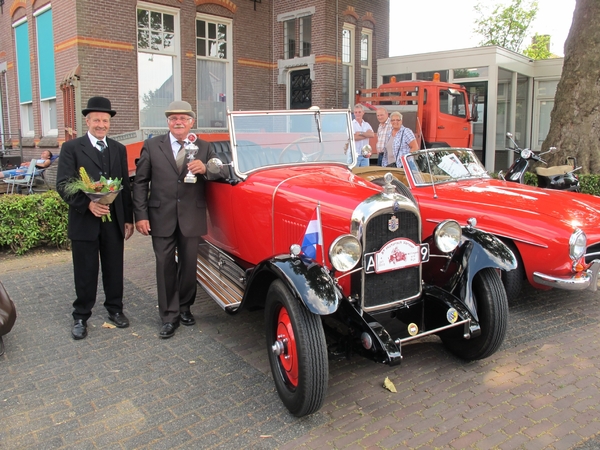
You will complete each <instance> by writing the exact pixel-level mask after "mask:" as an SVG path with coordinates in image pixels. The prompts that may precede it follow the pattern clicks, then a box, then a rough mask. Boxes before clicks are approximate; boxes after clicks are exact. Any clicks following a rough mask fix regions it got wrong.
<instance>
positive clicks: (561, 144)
mask: <svg viewBox="0 0 600 450" xmlns="http://www.w3.org/2000/svg"><path fill="white" fill-rule="evenodd" d="M599 22H600V1H599V0H577V2H576V4H575V12H574V13H573V23H572V24H571V29H570V31H569V35H568V36H567V40H566V41H565V59H564V64H563V70H562V76H561V79H560V81H559V83H558V86H557V88H556V95H555V97H554V107H553V109H552V112H551V115H550V130H549V132H548V136H547V137H546V139H545V141H544V144H543V146H542V149H543V150H546V149H547V148H548V147H550V146H555V147H557V148H558V152H557V153H556V154H555V155H553V156H552V159H551V160H550V162H551V163H553V164H557V163H560V164H562V162H564V160H565V158H566V157H567V156H575V157H576V158H577V164H578V165H579V166H582V173H595V174H600V76H598V74H600V26H598V23H599Z"/></svg>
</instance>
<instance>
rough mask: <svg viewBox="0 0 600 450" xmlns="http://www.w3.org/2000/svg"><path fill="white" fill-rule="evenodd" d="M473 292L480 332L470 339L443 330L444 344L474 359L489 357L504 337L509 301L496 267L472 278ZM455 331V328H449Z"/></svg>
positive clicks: (463, 355) (457, 353)
mask: <svg viewBox="0 0 600 450" xmlns="http://www.w3.org/2000/svg"><path fill="white" fill-rule="evenodd" d="M473 296H474V297H475V305H476V308H477V315H478V316H479V325H480V327H481V334H480V335H479V336H477V337H472V338H471V339H464V338H462V337H460V338H459V337H456V334H453V335H450V334H449V333H444V334H442V335H441V338H442V341H443V342H444V345H446V347H447V348H448V350H450V351H451V352H452V353H454V354H455V355H456V356H458V357H459V358H463V359H466V360H475V359H483V358H487V357H488V356H490V355H491V354H493V353H494V352H495V351H496V350H498V347H500V345H501V344H502V342H503V341H504V336H505V335H506V328H507V326H508V301H507V300H506V292H505V291H504V287H503V286H502V281H501V280H500V276H499V275H498V272H496V270H495V269H492V268H487V269H483V270H481V271H479V272H478V273H477V274H476V275H475V277H474V278H473ZM449 331H455V330H449Z"/></svg>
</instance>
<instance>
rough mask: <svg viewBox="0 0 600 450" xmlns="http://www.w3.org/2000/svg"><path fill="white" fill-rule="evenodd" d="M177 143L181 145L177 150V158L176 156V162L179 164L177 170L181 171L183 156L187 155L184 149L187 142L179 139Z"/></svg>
mask: <svg viewBox="0 0 600 450" xmlns="http://www.w3.org/2000/svg"><path fill="white" fill-rule="evenodd" d="M177 143H178V144H179V145H180V147H179V150H178V151H177V158H175V163H176V164H177V170H179V171H181V167H182V166H183V158H184V157H185V151H184V150H183V146H184V145H185V142H183V141H177Z"/></svg>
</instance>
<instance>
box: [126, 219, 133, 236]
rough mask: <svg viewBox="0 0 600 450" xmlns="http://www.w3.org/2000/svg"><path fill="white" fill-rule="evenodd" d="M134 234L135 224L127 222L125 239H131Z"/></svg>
mask: <svg viewBox="0 0 600 450" xmlns="http://www.w3.org/2000/svg"><path fill="white" fill-rule="evenodd" d="M132 235H133V224H132V223H126V224H125V240H127V239H129V238H130V237H131V236H132Z"/></svg>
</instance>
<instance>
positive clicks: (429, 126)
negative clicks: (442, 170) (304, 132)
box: [356, 73, 477, 148]
mask: <svg viewBox="0 0 600 450" xmlns="http://www.w3.org/2000/svg"><path fill="white" fill-rule="evenodd" d="M356 103H361V104H363V105H364V106H365V107H366V108H367V111H366V112H365V120H366V121H367V122H369V123H370V124H371V126H372V127H373V130H374V131H375V132H377V127H378V125H379V123H378V122H377V118H376V116H375V111H376V109H377V107H378V106H380V105H381V106H385V108H386V109H387V110H388V112H390V113H391V112H392V111H399V112H400V113H402V118H403V125H404V126H405V127H408V128H410V129H411V130H413V132H414V133H415V137H416V138H417V142H418V143H419V147H420V148H435V147H467V148H471V147H472V146H473V131H472V126H471V122H476V121H477V107H476V106H477V105H476V103H477V101H476V99H474V101H473V102H472V109H471V110H469V95H468V92H467V90H466V89H465V87H464V86H461V85H458V84H452V83H445V82H441V81H440V77H439V74H437V73H436V74H434V77H433V81H421V80H410V81H396V78H395V77H392V79H391V82H390V83H385V84H382V85H380V86H379V87H378V88H376V89H360V90H358V91H357V93H356ZM376 143H377V137H375V138H373V139H372V142H371V147H373V148H375V144H376Z"/></svg>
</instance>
